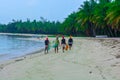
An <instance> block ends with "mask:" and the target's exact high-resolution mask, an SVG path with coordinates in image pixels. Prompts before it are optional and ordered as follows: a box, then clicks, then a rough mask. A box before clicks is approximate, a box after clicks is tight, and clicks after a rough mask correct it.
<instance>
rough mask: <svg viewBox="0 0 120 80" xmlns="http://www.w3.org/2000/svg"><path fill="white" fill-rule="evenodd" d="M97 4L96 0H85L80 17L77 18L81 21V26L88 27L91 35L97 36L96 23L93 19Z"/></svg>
mask: <svg viewBox="0 0 120 80" xmlns="http://www.w3.org/2000/svg"><path fill="white" fill-rule="evenodd" d="M95 5H96V2H95V0H90V1H85V2H84V4H83V5H81V8H79V10H80V11H79V12H78V14H79V17H78V18H77V20H78V22H80V23H81V26H87V27H88V30H89V33H90V36H95V32H94V25H93V23H92V21H91V19H92V17H93V10H94V7H95Z"/></svg>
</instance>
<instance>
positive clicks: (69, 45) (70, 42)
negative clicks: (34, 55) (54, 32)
mask: <svg viewBox="0 0 120 80" xmlns="http://www.w3.org/2000/svg"><path fill="white" fill-rule="evenodd" d="M52 44H53V45H52ZM52 44H51V43H50V41H49V39H48V37H46V39H45V53H48V50H49V49H50V47H51V45H52V47H54V49H55V53H58V50H59V47H62V51H63V52H64V51H65V50H68V49H69V50H71V48H72V45H73V39H72V36H70V38H69V39H68V43H66V39H65V37H64V36H62V39H61V42H60V41H59V37H58V36H57V37H56V40H54V41H53V43H52Z"/></svg>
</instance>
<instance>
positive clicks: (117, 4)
mask: <svg viewBox="0 0 120 80" xmlns="http://www.w3.org/2000/svg"><path fill="white" fill-rule="evenodd" d="M105 20H107V24H109V25H111V26H112V28H113V29H118V30H120V1H119V0H118V1H117V0H116V1H114V2H113V3H111V4H110V5H109V10H108V11H107V16H106V18H105Z"/></svg>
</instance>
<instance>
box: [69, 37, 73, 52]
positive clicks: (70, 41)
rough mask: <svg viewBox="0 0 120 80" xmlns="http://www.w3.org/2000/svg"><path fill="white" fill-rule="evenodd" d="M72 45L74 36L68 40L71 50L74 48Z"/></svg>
mask: <svg viewBox="0 0 120 80" xmlns="http://www.w3.org/2000/svg"><path fill="white" fill-rule="evenodd" d="M72 44H73V39H72V36H71V35H70V38H69V39H68V45H69V49H70V50H71V48H72Z"/></svg>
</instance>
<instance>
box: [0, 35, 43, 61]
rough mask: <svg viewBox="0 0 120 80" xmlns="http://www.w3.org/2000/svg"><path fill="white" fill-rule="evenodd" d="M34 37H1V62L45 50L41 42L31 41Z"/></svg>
mask: <svg viewBox="0 0 120 80" xmlns="http://www.w3.org/2000/svg"><path fill="white" fill-rule="evenodd" d="M30 38H33V37H32V36H16V35H0V61H3V60H9V59H12V58H15V57H19V56H23V55H26V54H29V53H32V52H35V51H38V50H40V49H42V48H44V43H43V41H41V40H38V41H35V40H29V39H30Z"/></svg>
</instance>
